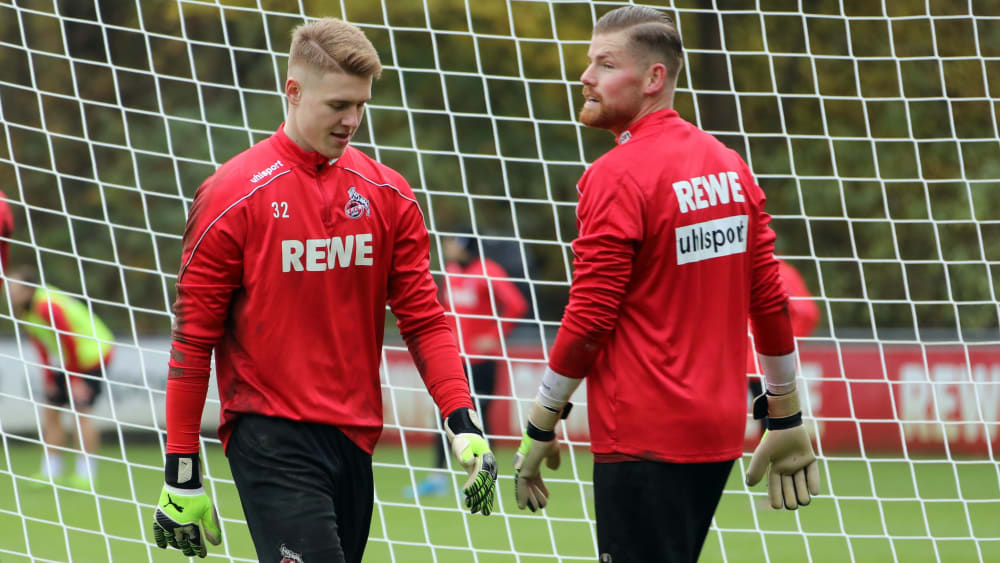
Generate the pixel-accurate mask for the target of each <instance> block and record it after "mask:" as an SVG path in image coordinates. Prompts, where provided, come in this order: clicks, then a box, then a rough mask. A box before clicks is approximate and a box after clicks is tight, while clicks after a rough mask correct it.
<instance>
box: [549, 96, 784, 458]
mask: <svg viewBox="0 0 1000 563" xmlns="http://www.w3.org/2000/svg"><path fill="white" fill-rule="evenodd" d="M578 190H579V192H580V203H579V206H578V208H577V223H578V228H579V236H578V237H577V239H576V240H575V241H574V242H573V252H574V254H575V258H574V262H573V265H574V272H573V283H572V286H571V288H570V298H569V304H568V305H567V307H566V311H565V314H564V316H563V320H562V326H561V328H560V330H559V334H558V336H557V338H556V343H555V345H554V346H553V349H552V353H551V356H550V361H549V365H550V366H551V367H552V369H553V370H555V371H556V372H557V373H561V374H563V375H566V376H570V377H582V376H587V378H588V379H587V401H588V405H587V412H588V415H589V417H590V435H591V440H592V445H591V449H592V450H593V452H594V454H595V460H597V461H615V460H621V459H636V458H638V459H650V460H658V461H668V462H681V463H684V462H690V463H694V462H712V461H723V460H731V459H735V458H738V457H740V455H742V453H743V434H744V428H745V426H746V385H747V383H746V373H745V369H744V368H745V367H746V365H745V362H746V355H747V351H746V349H747V337H746V327H747V320H748V312H749V314H750V315H754V316H755V317H759V318H771V317H772V316H775V315H780V314H783V313H784V311H785V307H786V306H787V296H786V295H785V292H784V289H783V288H782V286H781V282H780V278H779V277H778V264H777V262H776V261H775V259H774V256H773V254H774V238H775V235H774V232H773V231H772V230H771V228H770V227H769V222H770V216H769V215H768V214H767V213H765V212H764V202H765V197H764V193H763V191H761V189H760V187H758V186H757V184H756V182H755V181H754V178H753V176H752V175H751V173H750V170H749V169H748V167H747V165H746V163H744V162H743V160H742V159H741V158H740V156H739V155H738V154H737V153H736V152H735V151H732V150H730V149H728V148H726V147H725V146H724V145H723V144H722V143H720V142H719V141H718V140H716V139H715V138H714V137H712V136H711V135H709V134H707V133H705V132H703V131H701V130H699V129H698V128H697V127H695V126H694V125H692V124H690V123H688V122H686V121H684V120H683V119H681V118H680V117H679V116H678V115H677V113H676V112H675V111H673V110H662V111H659V112H656V113H653V114H650V115H648V116H646V117H644V118H642V119H641V120H640V121H639V122H637V123H636V124H635V125H634V126H632V127H631V128H630V129H629V130H628V131H625V132H624V133H622V134H621V135H620V136H619V138H618V145H617V146H616V147H614V148H613V149H611V150H610V151H609V152H608V153H607V154H605V155H604V156H602V157H601V158H599V159H598V160H597V161H595V162H594V163H593V164H592V165H591V166H590V167H589V168H588V169H587V171H586V172H585V173H584V175H583V177H582V178H581V179H580V182H579V185H578ZM788 332H789V342H788V343H784V342H782V343H781V345H782V346H787V345H792V343H791V341H790V340H791V338H790V330H789V331H788ZM789 351H790V350H789ZM591 362H592V365H591Z"/></svg>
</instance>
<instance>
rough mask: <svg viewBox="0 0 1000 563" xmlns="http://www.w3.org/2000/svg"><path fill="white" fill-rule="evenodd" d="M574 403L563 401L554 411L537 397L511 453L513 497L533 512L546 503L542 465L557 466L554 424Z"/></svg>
mask: <svg viewBox="0 0 1000 563" xmlns="http://www.w3.org/2000/svg"><path fill="white" fill-rule="evenodd" d="M572 408H573V403H566V406H565V407H564V408H563V409H561V410H560V411H554V410H552V409H550V408H548V407H546V406H544V405H542V404H541V403H540V402H538V401H537V400H536V401H535V405H534V406H533V407H532V409H531V414H530V415H529V416H528V424H527V425H526V426H525V429H524V435H523V436H522V438H521V445H520V446H519V447H518V448H517V453H516V454H514V497H515V498H516V499H517V507H518V508H520V509H521V510H524V509H525V508H528V509H529V510H531V511H532V512H535V511H536V510H538V509H539V508H545V506H546V505H548V503H549V489H548V487H546V486H545V482H544V481H542V472H541V465H542V460H545V465H546V467H548V468H549V469H553V470H554V469H559V463H560V462H561V459H560V457H559V444H558V443H557V442H556V433H555V427H556V422H558V421H559V419H560V418H566V417H567V416H569V411H570V409H572Z"/></svg>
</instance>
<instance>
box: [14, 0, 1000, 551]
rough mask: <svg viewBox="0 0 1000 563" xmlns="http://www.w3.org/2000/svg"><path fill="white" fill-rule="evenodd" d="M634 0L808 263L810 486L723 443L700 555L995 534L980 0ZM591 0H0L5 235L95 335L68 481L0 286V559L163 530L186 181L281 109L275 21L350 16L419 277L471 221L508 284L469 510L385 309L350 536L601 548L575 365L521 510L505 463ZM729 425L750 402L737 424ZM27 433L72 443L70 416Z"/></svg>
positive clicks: (283, 29) (552, 266)
mask: <svg viewBox="0 0 1000 563" xmlns="http://www.w3.org/2000/svg"><path fill="white" fill-rule="evenodd" d="M334 4H336V5H334ZM661 4H662V5H663V7H664V8H665V9H666V10H667V11H668V12H669V13H670V14H671V16H673V17H674V18H675V19H676V21H677V22H678V26H679V28H680V31H681V34H682V36H683V37H684V41H685V45H686V60H685V67H684V70H683V72H682V76H681V78H680V84H679V90H678V93H677V98H676V104H675V105H676V108H677V109H678V111H679V112H680V114H681V115H682V116H683V117H685V118H686V119H688V120H690V121H692V122H693V123H695V124H697V125H699V126H700V127H702V128H703V129H706V130H708V131H710V132H712V133H713V134H715V135H717V136H718V137H719V138H720V139H721V140H722V141H723V142H725V143H727V144H728V145H729V146H731V147H732V148H734V149H736V150H737V151H739V152H740V153H741V154H743V155H744V157H745V158H746V160H747V162H748V163H749V164H750V166H751V168H752V170H753V171H754V173H755V174H756V176H757V179H758V182H759V183H760V184H761V186H762V187H763V188H764V190H765V192H766V193H767V195H768V201H769V203H768V209H769V211H770V212H771V213H772V215H773V216H774V223H773V226H774V228H775V230H776V231H777V232H778V235H779V239H780V240H779V246H778V254H779V255H781V257H783V258H784V259H785V260H786V262H788V263H789V264H791V265H793V266H795V267H797V268H798V270H799V272H801V274H802V277H803V283H804V285H805V286H806V287H807V288H808V289H809V291H810V293H811V296H801V297H798V298H797V301H798V302H801V303H815V304H816V305H817V306H818V309H819V314H820V320H819V324H818V326H817V327H816V328H815V329H814V330H813V331H812V332H811V333H809V335H808V336H804V337H803V338H801V339H800V340H799V345H800V356H801V358H800V360H801V361H800V363H801V368H802V370H801V374H802V378H803V381H804V382H805V387H806V391H807V394H806V396H807V400H806V403H807V407H808V409H807V410H808V412H807V415H808V416H807V420H808V421H809V424H810V425H811V427H812V428H813V429H814V431H815V436H816V446H817V450H818V453H819V454H820V455H821V458H822V468H821V472H822V480H823V493H824V494H823V496H822V497H820V498H818V499H816V500H815V501H814V504H813V505H812V506H810V507H808V508H806V509H804V510H800V511H798V512H794V513H788V512H776V511H771V510H767V509H765V508H762V504H761V499H762V498H763V496H764V490H763V488H761V487H755V488H754V489H752V490H750V489H748V488H747V487H745V486H744V485H743V484H742V481H741V479H740V474H741V473H742V471H743V470H744V469H745V460H746V458H744V460H741V461H738V462H737V465H736V468H735V469H734V476H733V477H732V478H731V480H730V483H729V485H728V487H727V489H726V492H725V494H724V496H723V500H722V503H721V506H720V508H719V511H718V512H717V515H716V519H715V522H714V524H713V527H712V530H711V532H710V534H709V536H708V539H707V541H706V544H705V548H704V552H703V555H702V559H703V560H706V561H716V560H718V561H790V560H796V561H797V560H806V561H845V560H857V561H991V560H998V559H1000V541H998V534H997V532H996V524H995V523H996V521H997V520H998V518H1000V472H998V469H997V465H996V454H995V449H994V448H995V447H996V446H997V445H998V441H997V430H998V420H1000V413H998V405H1000V321H998V314H1000V310H998V307H997V299H996V282H995V279H994V272H995V269H996V267H997V264H998V262H997V261H998V260H1000V243H997V241H998V240H1000V236H998V235H1000V212H998V211H997V210H998V209H1000V190H998V187H1000V186H998V183H1000V164H998V163H1000V158H998V157H1000V154H998V148H1000V145H998V141H1000V136H998V131H997V112H996V99H997V92H998V88H1000V86H998V84H997V82H996V80H995V78H994V77H995V76H996V74H997V70H998V63H1000V7H998V6H996V5H994V4H993V3H978V2H976V3H974V2H971V1H964V2H963V1H960V0H934V1H916V0H900V1H896V2H882V3H877V2H869V1H862V0H842V1H840V2H822V1H818V0H725V1H723V0H719V1H717V2H714V3H705V2H698V1H695V0H674V1H664V2H662V3H661ZM709 4H712V5H711V6H709ZM618 5H620V3H618V2H583V1H576V0H565V1H564V0H550V1H547V2H546V1H527V0H524V1H519V0H511V1H502V0H477V1H475V2H469V1H461V0H425V1H424V2H417V1H412V2H396V1H392V2H390V1H387V0H383V1H382V2H373V1H369V0H351V1H347V0H342V1H341V2H339V3H328V2H319V1H306V0H300V1H299V2H298V3H290V2H278V1H276V0H270V1H265V0H256V1H255V0H219V1H217V2H208V1H204V2H202V1H187V0H178V1H168V0H160V1H143V2H139V1H138V0H136V1H135V2H133V3H128V2H124V1H122V2H118V1H110V0H101V1H96V2H94V1H91V0H87V1H70V0H66V1H54V0H48V1H45V0H34V1H32V0H0V125H2V131H0V189H3V190H4V191H5V192H6V194H7V197H8V199H9V201H10V204H11V206H12V208H13V211H14V216H15V221H16V229H15V232H14V235H13V237H12V240H11V264H10V266H11V267H17V266H21V265H31V266H33V267H35V268H36V269H37V270H38V271H39V273H40V274H41V277H42V279H43V280H44V281H45V282H46V283H49V284H52V285H54V286H56V287H58V288H60V289H62V290H63V291H65V292H67V293H68V294H70V295H73V296H75V297H77V298H78V299H79V300H81V301H82V302H83V303H85V304H86V305H87V306H88V307H89V308H90V310H91V311H92V312H94V313H96V314H97V315H99V316H100V317H101V318H103V319H104V320H105V322H106V323H107V324H108V325H109V326H110V327H111V329H112V331H113V332H114V333H115V345H116V350H115V355H114V357H113V360H112V363H111V365H110V369H109V371H108V373H107V382H106V383H107V384H106V386H105V392H104V394H103V395H102V397H101V399H100V400H99V401H98V403H97V405H96V406H95V409H94V411H93V415H92V417H91V418H92V419H93V420H96V422H97V425H98V427H99V428H100V429H101V430H102V433H103V445H102V447H101V449H100V450H99V452H98V453H97V454H96V455H95V456H93V459H94V460H96V470H97V477H96V479H95V480H94V481H93V483H91V484H89V485H87V486H86V487H84V488H82V489H80V488H75V486H74V483H73V482H72V481H67V480H65V479H64V478H63V477H59V478H54V479H50V478H49V477H45V476H41V475H38V474H37V472H38V471H39V468H40V467H41V459H42V455H43V447H42V440H41V428H42V421H43V418H42V414H41V411H40V410H39V409H38V406H39V405H41V404H43V402H44V399H43V397H44V394H43V390H42V386H41V378H40V375H39V373H40V371H41V367H42V366H41V364H40V362H39V359H38V357H37V356H36V355H35V354H34V352H32V351H31V349H30V346H28V342H27V339H26V336H25V333H24V330H23V326H22V327H21V328H20V329H17V328H15V326H16V323H15V322H14V319H13V316H12V314H11V310H10V308H9V306H7V305H4V307H3V312H2V314H0V318H2V319H3V322H0V331H2V332H3V334H2V336H0V338H2V340H0V373H2V376H0V439H2V445H3V447H2V450H0V560H3V561H4V562H5V563H6V562H8V561H17V562H20V561H106V560H114V561H146V560H150V561H152V560H157V561H159V560H164V561H165V560H176V558H177V557H179V556H178V555H177V554H176V553H165V552H161V551H160V550H158V549H156V548H155V547H153V545H152V538H151V534H150V526H149V519H150V515H151V512H152V502H154V501H155V498H154V497H155V495H156V494H157V493H158V491H159V488H160V484H161V483H162V455H163V445H164V440H163V438H164V437H163V434H162V431H161V430H162V428H163V422H164V419H163V390H164V386H165V373H166V362H167V350H168V349H169V328H170V321H171V313H170V304H171V303H172V300H173V296H174V289H173V285H174V278H175V274H176V272H177V270H178V266H179V258H180V236H181V233H182V231H183V226H184V220H185V217H186V213H187V208H188V206H189V205H190V202H191V197H192V196H193V193H194V190H195V189H196V188H197V187H198V185H199V184H200V183H201V181H202V180H203V179H204V178H205V177H207V176H208V175H209V174H211V172H212V171H213V170H214V169H215V168H216V167H217V166H218V165H220V164H221V163H222V162H224V161H225V160H226V159H228V158H229V157H231V156H232V155H234V154H236V153H237V152H239V151H241V150H243V149H244V148H246V147H248V146H249V145H250V144H252V143H253V142H255V141H258V140H260V139H263V138H265V137H266V136H268V135H270V134H271V133H272V132H273V131H274V130H275V129H276V128H277V127H278V124H279V123H280V122H281V119H282V116H283V111H284V103H283V99H282V96H281V95H280V92H281V88H282V85H283V80H284V73H285V65H286V60H287V57H286V53H287V50H288V43H289V37H290V32H291V30H292V29H293V27H294V26H295V25H297V24H299V23H301V22H303V21H304V20H305V18H312V17H321V16H338V17H343V18H345V19H347V20H348V21H351V22H353V23H356V24H358V25H359V26H360V27H361V28H362V29H364V30H365V32H366V33H367V34H368V36H369V37H370V38H371V39H372V41H373V43H374V44H375V45H376V47H377V48H378V50H379V53H380V54H381V56H382V59H383V63H384V65H385V71H384V73H383V77H382V78H381V80H379V81H378V82H377V83H376V85H375V91H374V96H375V97H374V99H373V100H372V103H371V104H370V106H369V111H368V113H367V117H366V120H365V122H364V124H363V126H362V129H361V131H359V135H358V137H357V139H356V142H355V145H356V146H358V147H359V148H361V149H362V150H364V151H365V152H367V153H368V154H370V155H372V156H374V157H375V158H377V159H378V160H380V161H382V162H384V163H385V164H387V165H389V166H391V167H393V168H395V169H397V170H398V171H400V172H401V173H402V174H403V175H404V176H405V177H406V178H407V179H408V180H409V182H410V183H411V184H412V186H413V187H414V189H415V191H416V193H417V194H418V197H419V198H420V200H421V206H422V208H423V209H424V211H425V217H426V220H427V223H428V228H429V230H430V231H431V234H432V243H433V244H432V247H433V248H432V264H433V268H434V272H435V274H436V276H437V277H438V279H439V281H440V282H441V283H442V284H445V283H446V282H447V283H451V282H453V281H454V280H455V279H457V278H455V277H454V276H449V277H448V278H446V277H445V275H444V272H445V268H444V263H443V260H442V258H441V251H440V248H441V243H442V242H443V240H444V238H446V236H447V235H448V234H450V233H474V234H475V235H476V240H477V245H478V248H479V250H480V251H481V252H482V253H483V254H485V255H487V256H489V257H491V258H493V259H494V260H496V261H497V262H498V263H500V264H501V265H502V266H503V267H504V268H505V269H506V271H507V272H508V275H509V278H510V279H512V280H513V281H515V282H516V283H517V286H518V287H519V289H520V291H522V293H523V295H524V296H525V298H526V299H527V301H528V303H529V312H528V314H527V315H526V317H524V318H522V319H518V320H517V323H518V326H517V328H516V329H515V330H514V331H513V332H511V333H510V334H509V335H508V336H507V338H505V339H504V340H503V343H502V354H500V355H499V356H496V358H490V359H497V360H499V369H498V372H497V376H496V379H497V383H496V386H495V388H494V389H493V390H492V392H491V393H489V394H488V395H487V394H486V393H483V392H480V393H477V396H479V397H480V398H483V396H484V395H487V396H488V397H491V398H492V399H493V400H492V406H491V407H490V412H489V413H488V415H487V416H488V420H489V422H490V428H489V431H490V434H491V435H492V436H493V441H494V444H495V446H496V448H497V452H498V458H499V460H500V463H501V470H502V472H503V477H502V479H501V483H500V488H501V501H502V502H501V504H500V507H499V509H498V511H497V513H496V514H494V515H493V516H491V517H490V518H488V519H483V518H481V517H478V516H476V517H470V516H468V515H466V514H465V513H464V512H463V511H462V510H461V506H460V500H459V498H458V496H457V495H456V493H455V489H456V486H457V485H458V484H460V483H461V482H462V480H461V475H460V474H459V472H458V471H455V470H454V469H455V468H454V467H453V466H451V465H449V466H448V468H446V469H443V470H436V469H435V467H434V461H433V449H432V448H431V447H430V446H431V444H432V442H433V440H435V439H436V438H435V436H436V434H435V431H436V428H437V427H436V423H435V416H436V415H435V412H434V408H433V405H432V403H431V402H430V400H429V399H428V398H427V396H426V391H425V390H424V389H423V387H422V384H421V383H420V380H419V378H418V377H417V375H416V371H415V369H414V368H413V366H412V364H411V363H410V360H409V358H408V356H407V354H406V352H405V349H404V348H403V347H402V346H401V344H400V340H399V338H398V336H396V335H395V334H394V332H393V330H394V327H392V326H389V328H388V334H387V342H388V345H387V347H386V351H385V353H384V357H383V389H384V397H385V400H384V404H385V412H386V423H387V425H386V433H385V435H384V438H383V441H382V443H381V444H380V446H379V448H378V450H377V451H376V456H375V460H376V469H375V472H376V507H375V517H374V521H373V523H372V529H371V536H370V541H369V544H368V550H367V553H366V558H365V561H371V562H376V561H489V562H499V561H554V560H559V561H573V560H580V561H593V560H595V559H597V557H598V554H597V549H596V540H595V536H594V531H593V518H594V512H593V493H592V486H591V483H590V481H591V456H590V454H589V451H588V449H587V439H588V438H587V436H588V435H587V426H586V413H585V409H586V404H585V401H584V400H583V399H584V393H583V392H582V391H581V392H578V393H577V395H576V397H575V398H576V399H577V400H578V402H579V403H580V404H578V406H577V411H576V412H575V413H574V415H573V416H572V417H571V418H570V419H569V421H568V424H567V425H566V426H565V427H561V435H562V436H563V437H566V436H568V437H569V441H570V444H569V446H568V448H567V449H566V450H564V452H565V455H564V466H563V468H562V469H560V470H559V471H557V472H553V473H552V474H551V476H552V479H551V489H552V504H551V506H550V508H549V509H548V510H547V511H546V512H545V514H544V515H538V514H529V513H522V512H520V511H518V510H517V509H516V507H515V506H514V503H513V495H512V494H511V492H512V491H511V480H510V463H511V457H512V453H513V451H512V446H514V445H516V443H517V441H518V437H519V435H520V421H521V420H523V418H524V407H525V405H526V404H527V401H528V400H529V399H530V398H531V397H532V396H533V393H534V389H535V387H536V386H537V381H538V378H539V377H540V374H541V371H542V369H543V368H544V357H545V350H547V348H548V346H549V345H550V344H551V339H552V336H553V335H554V331H555V329H556V328H557V326H558V322H559V319H560V317H561V313H562V308H563V306H564V305H565V303H566V296H567V289H568V286H569V279H570V275H571V274H570V260H571V256H570V253H569V248H568V244H569V242H570V241H571V240H572V238H573V236H574V235H575V232H576V227H575V223H574V220H575V217H574V210H575V201H576V191H575V183H576V180H577V179H578V178H579V176H580V174H581V173H582V172H583V170H584V168H585V166H586V164H587V163H588V162H591V161H593V160H594V159H595V158H597V157H598V156H599V155H600V154H602V153H603V152H604V151H606V150H607V149H608V148H610V146H611V137H610V136H609V135H608V134H607V133H605V132H601V131H594V130H589V129H585V128H583V127H581V126H580V125H579V124H578V123H577V122H576V120H575V114H576V111H577V109H578V107H579V101H580V86H579V81H578V77H579V75H580V73H581V71H582V70H583V68H584V67H585V65H586V50H587V45H588V42H589V37H590V29H591V26H592V23H593V21H594V20H595V19H596V18H597V17H599V16H600V15H601V14H603V13H604V12H605V11H607V10H609V9H611V8H613V7H615V6H618ZM493 312H494V314H493V315H491V317H492V318H496V319H497V321H498V322H499V321H500V318H501V315H499V314H497V313H498V312H499V311H498V309H496V308H494V310H493ZM507 320H512V319H507ZM213 385H214V384H213ZM216 397H217V396H216V395H214V394H213V395H212V397H211V398H210V401H209V404H208V406H207V408H206V413H205V417H204V424H203V426H204V428H205V436H206V438H205V439H204V441H203V448H204V450H205V452H206V456H205V457H206V463H207V468H206V472H207V474H208V480H207V482H208V486H209V489H210V491H211V493H212V495H213V496H214V498H215V499H216V501H217V504H218V507H219V510H220V514H221V516H222V517H223V521H224V542H223V545H222V546H220V547H217V548H213V549H211V550H210V554H209V557H210V558H213V559H224V560H233V561H250V560H255V554H254V551H253V547H252V544H251V542H250V539H249V534H248V532H247V530H246V525H245V523H244V521H243V514H242V510H241V508H240V504H239V500H238V497H237V495H236V492H235V488H234V486H233V483H232V478H231V475H230V474H229V469H228V466H227V464H226V462H225V459H224V456H223V455H222V453H221V448H220V447H219V444H218V441H217V440H215V439H214V438H212V436H214V427H215V424H216V421H217V412H218V401H217V399H216ZM62 414H63V418H64V421H65V423H66V428H67V430H68V431H70V432H71V433H73V432H72V431H78V430H80V427H81V424H80V419H78V418H74V417H73V416H72V412H71V410H70V409H65V412H62ZM755 440H756V426H755V424H753V423H750V424H748V430H747V448H748V449H747V451H749V449H750V448H751V447H752V445H753V443H754V441H755ZM55 451H58V452H61V453H63V454H65V455H63V456H62V457H63V458H65V460H64V470H65V471H64V475H72V474H73V469H74V464H75V463H76V462H75V461H74V457H75V455H76V452H78V451H79V445H77V444H74V443H73V442H72V441H67V442H66V443H65V445H64V446H63V447H62V448H57V449H56V450H55ZM431 475H438V476H443V478H444V483H445V486H444V487H443V489H442V493H443V494H440V495H421V496H418V497H417V498H412V492H411V491H412V488H413V487H419V486H420V485H421V484H423V483H424V482H425V478H426V477H428V476H431ZM408 493H409V494H408Z"/></svg>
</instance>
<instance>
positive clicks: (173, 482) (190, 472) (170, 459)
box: [163, 453, 201, 489]
mask: <svg viewBox="0 0 1000 563" xmlns="http://www.w3.org/2000/svg"><path fill="white" fill-rule="evenodd" d="M163 473H164V480H165V481H166V483H167V484H168V485H170V486H171V487H177V488H178V489H197V488H198V487H201V454H196V453H195V454H167V460H166V463H164V466H163ZM179 479H182V480H183V481H179Z"/></svg>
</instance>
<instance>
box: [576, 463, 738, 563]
mask: <svg viewBox="0 0 1000 563" xmlns="http://www.w3.org/2000/svg"><path fill="white" fill-rule="evenodd" d="M732 467H733V461H723V462H717V463H661V462H656V461H631V462H621V463H595V464H594V508H595V512H596V516H597V551H598V553H599V554H600V555H599V557H598V560H599V561H601V562H602V563H654V562H655V563H696V562H697V561H698V554H699V553H701V547H702V545H703V544H704V543H705V536H706V535H708V528H709V526H710V525H711V524H712V516H713V515H714V514H715V509H716V507H717V506H718V505H719V499H721V498H722V490H723V489H724V488H725V486H726V479H727V478H728V477H729V472H730V470H731V469H732Z"/></svg>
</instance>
